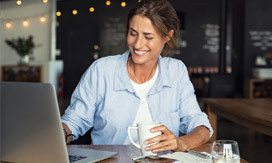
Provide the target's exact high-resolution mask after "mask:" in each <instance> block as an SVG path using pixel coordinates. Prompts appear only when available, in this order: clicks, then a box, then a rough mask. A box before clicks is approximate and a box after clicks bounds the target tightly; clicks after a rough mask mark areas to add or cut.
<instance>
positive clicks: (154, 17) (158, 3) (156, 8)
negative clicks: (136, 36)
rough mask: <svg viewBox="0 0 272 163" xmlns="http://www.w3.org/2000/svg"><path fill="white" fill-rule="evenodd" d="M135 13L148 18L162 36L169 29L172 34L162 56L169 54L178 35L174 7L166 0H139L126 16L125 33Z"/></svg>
mask: <svg viewBox="0 0 272 163" xmlns="http://www.w3.org/2000/svg"><path fill="white" fill-rule="evenodd" d="M135 15H141V16H145V17H147V18H149V19H150V20H151V22H152V24H153V26H154V27H155V29H156V30H157V31H158V32H159V33H160V34H161V37H162V38H165V37H166V36H169V31H170V30H173V31H174V34H173V36H172V37H170V36H169V38H171V39H170V40H169V41H168V42H167V43H166V44H165V47H164V49H163V52H162V56H163V57H166V56H171V55H172V54H173V52H174V50H175V49H176V48H177V40H176V39H177V38H178V37H180V22H179V18H178V16H177V13H176V11H175V9H174V8H173V7H172V5H171V4H170V3H169V2H168V1H167V0H141V1H140V2H139V3H137V4H136V5H135V6H134V7H132V8H131V9H130V10H129V13H128V18H127V33H126V36H127V35H128V30H129V21H130V19H131V18H132V17H133V16H135Z"/></svg>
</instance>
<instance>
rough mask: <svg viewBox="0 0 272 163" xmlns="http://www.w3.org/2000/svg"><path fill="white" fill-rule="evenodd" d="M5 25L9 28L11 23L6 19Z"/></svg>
mask: <svg viewBox="0 0 272 163" xmlns="http://www.w3.org/2000/svg"><path fill="white" fill-rule="evenodd" d="M5 26H6V28H7V29H10V28H11V27H12V24H11V22H10V21H7V22H6V24H5Z"/></svg>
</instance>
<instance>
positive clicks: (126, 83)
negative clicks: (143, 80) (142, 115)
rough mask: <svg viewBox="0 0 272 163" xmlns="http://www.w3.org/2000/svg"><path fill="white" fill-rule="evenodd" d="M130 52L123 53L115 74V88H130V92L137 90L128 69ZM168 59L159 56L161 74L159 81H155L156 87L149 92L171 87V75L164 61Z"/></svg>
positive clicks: (118, 89) (117, 89)
mask: <svg viewBox="0 0 272 163" xmlns="http://www.w3.org/2000/svg"><path fill="white" fill-rule="evenodd" d="M129 54H130V52H129V50H127V51H126V52H125V53H123V54H122V55H121V59H120V60H119V63H118V64H117V65H116V68H115V76H114V81H113V82H114V90H116V91H120V90H128V91H129V92H135V90H134V88H133V86H132V84H131V82H130V78H129V76H128V71H127V60H128V56H129ZM164 62H166V60H164V59H162V57H161V56H160V57H159V61H158V66H159V74H158V78H157V81H156V82H155V85H154V87H152V89H151V90H150V93H149V94H153V93H155V92H157V91H160V90H161V89H162V88H163V87H171V82H170V80H169V79H170V76H169V73H168V71H169V70H168V66H167V65H168V64H166V63H164Z"/></svg>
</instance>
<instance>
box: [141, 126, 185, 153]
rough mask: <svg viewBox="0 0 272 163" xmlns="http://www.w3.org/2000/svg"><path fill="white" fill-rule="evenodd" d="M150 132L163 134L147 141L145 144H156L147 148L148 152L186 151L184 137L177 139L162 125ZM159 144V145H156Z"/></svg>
mask: <svg viewBox="0 0 272 163" xmlns="http://www.w3.org/2000/svg"><path fill="white" fill-rule="evenodd" d="M150 132H152V133H153V132H162V134H161V135H159V136H156V137H154V138H150V139H147V140H146V141H145V144H146V145H147V146H148V145H149V144H152V143H155V144H154V145H150V146H148V147H146V150H147V151H152V152H153V153H158V152H165V151H169V150H172V151H185V150H186V149H187V145H186V143H185V141H184V140H183V139H182V137H180V138H177V137H176V136H175V135H174V134H173V133H172V132H171V131H170V130H169V129H168V128H167V127H166V126H164V125H161V126H157V127H154V128H152V129H151V131H150ZM156 142H158V143H156Z"/></svg>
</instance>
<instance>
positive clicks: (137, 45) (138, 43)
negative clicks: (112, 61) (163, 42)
mask: <svg viewBox="0 0 272 163" xmlns="http://www.w3.org/2000/svg"><path fill="white" fill-rule="evenodd" d="M143 45H144V40H143V39H142V37H141V36H139V37H137V39H136V42H135V45H134V46H135V48H136V49H140V48H142V47H143Z"/></svg>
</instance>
